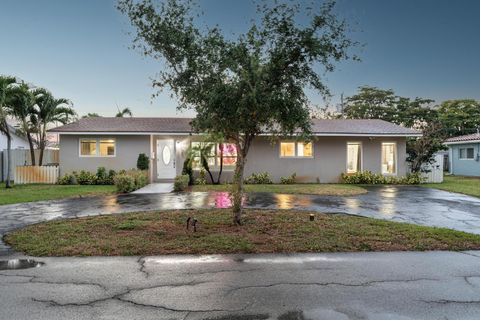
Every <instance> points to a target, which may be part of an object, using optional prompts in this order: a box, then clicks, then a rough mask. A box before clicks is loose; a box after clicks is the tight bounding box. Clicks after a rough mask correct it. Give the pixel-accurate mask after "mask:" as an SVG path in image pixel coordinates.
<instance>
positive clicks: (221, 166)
mask: <svg viewBox="0 0 480 320" xmlns="http://www.w3.org/2000/svg"><path fill="white" fill-rule="evenodd" d="M219 149H220V170H219V171H218V176H217V182H216V183H215V184H220V178H221V176H222V171H223V143H220V144H219Z"/></svg>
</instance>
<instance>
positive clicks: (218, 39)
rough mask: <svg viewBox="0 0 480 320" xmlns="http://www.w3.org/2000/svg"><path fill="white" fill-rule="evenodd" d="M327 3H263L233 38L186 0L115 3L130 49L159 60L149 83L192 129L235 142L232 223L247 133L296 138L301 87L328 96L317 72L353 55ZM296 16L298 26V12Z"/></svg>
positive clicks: (302, 110) (305, 111)
mask: <svg viewBox="0 0 480 320" xmlns="http://www.w3.org/2000/svg"><path fill="white" fill-rule="evenodd" d="M334 5H335V3H334V2H333V1H327V2H325V3H321V4H320V3H317V2H314V3H313V4H312V6H311V7H308V8H306V7H302V6H301V5H300V4H291V3H280V2H271V3H267V2H263V3H261V4H259V5H258V10H257V13H258V19H256V20H254V21H252V23H251V25H250V27H249V28H248V30H247V31H246V32H244V33H241V34H240V35H238V37H234V36H231V35H227V34H226V33H225V32H224V31H223V30H222V29H221V28H220V27H219V26H215V27H208V26H201V25H200V24H199V23H198V21H197V19H195V14H196V11H195V8H194V5H193V2H192V1H188V0H185V1H182V0H166V1H164V2H156V1H153V0H142V1H134V0H120V1H119V5H118V7H119V9H120V10H121V11H122V12H123V13H125V14H126V15H128V17H129V18H130V21H131V23H132V25H133V26H134V27H135V29H136V37H135V39H134V46H135V47H136V48H138V49H140V50H141V52H142V53H143V54H145V55H148V56H151V57H153V58H155V59H159V60H160V61H161V62H162V65H163V67H162V69H161V70H160V72H159V77H158V78H157V79H155V80H154V81H153V85H154V87H158V88H160V89H163V88H169V89H170V90H171V91H172V92H173V93H174V94H175V95H176V96H177V97H178V100H179V108H180V109H184V108H193V109H194V110H195V111H196V117H195V118H194V120H193V126H194V128H195V129H197V130H198V131H202V132H206V133H213V134H221V135H222V136H223V137H225V139H227V140H229V141H232V142H234V143H235V144H236V146H237V164H236V170H235V186H236V187H235V191H234V212H235V222H236V223H239V222H240V213H241V197H242V192H243V189H242V181H243V168H244V164H245V158H246V156H247V153H248V150H249V147H250V144H251V142H252V140H253V138H254V137H255V136H257V135H258V134H260V133H261V132H263V131H265V130H268V131H269V132H272V134H274V135H293V134H294V133H295V132H297V130H299V131H300V132H301V133H302V134H303V135H304V136H308V135H309V134H310V131H311V124H310V117H309V115H310V112H309V111H310V108H309V102H308V98H307V95H306V93H305V88H306V87H310V88H313V89H315V90H316V91H318V92H320V93H321V94H328V88H327V87H326V85H325V83H324V81H323V78H322V73H323V72H329V71H333V70H334V67H335V62H336V61H340V60H344V59H349V58H355V57H354V56H353V57H352V56H350V54H349V49H350V48H351V47H352V46H354V45H355V44H356V43H355V42H354V41H352V40H350V39H349V38H348V37H347V24H346V22H345V21H343V20H340V19H338V18H337V16H336V14H335V13H334V10H333V9H334ZM300 15H302V17H305V16H306V17H307V19H305V18H303V21H302V23H299V22H298V21H300V18H299V16H300Z"/></svg>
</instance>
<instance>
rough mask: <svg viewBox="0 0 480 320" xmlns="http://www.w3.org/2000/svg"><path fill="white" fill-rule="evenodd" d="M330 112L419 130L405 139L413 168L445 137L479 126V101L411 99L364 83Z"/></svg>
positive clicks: (429, 158) (427, 160)
mask: <svg viewBox="0 0 480 320" xmlns="http://www.w3.org/2000/svg"><path fill="white" fill-rule="evenodd" d="M330 116H332V115H330ZM333 116H334V117H343V118H346V119H382V120H385V121H389V122H392V123H395V124H398V125H402V126H405V127H409V128H414V129H417V130H420V131H422V133H423V136H422V137H421V138H418V139H409V140H408V141H407V153H408V161H409V162H410V163H411V166H412V170H413V171H415V172H416V171H419V170H421V167H422V165H423V164H425V163H431V162H432V161H433V155H434V154H435V153H436V152H437V151H439V150H443V149H444V148H445V147H444V145H443V141H444V140H445V139H446V138H448V137H452V136H458V135H464V134H471V133H475V132H476V131H477V130H478V129H479V128H480V101H478V100H474V99H459V100H447V101H444V102H442V103H440V104H435V101H434V100H431V99H425V98H415V99H410V98H406V97H401V96H398V95H396V94H395V92H394V91H393V90H391V89H387V90H385V89H380V88H376V87H369V86H364V87H360V88H359V89H358V92H357V93H356V94H354V95H352V96H350V97H347V98H346V103H345V106H344V107H343V112H342V113H341V114H339V115H338V114H337V115H333Z"/></svg>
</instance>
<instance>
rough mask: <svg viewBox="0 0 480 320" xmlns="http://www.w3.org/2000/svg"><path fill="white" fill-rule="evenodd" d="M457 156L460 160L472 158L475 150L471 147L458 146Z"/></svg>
mask: <svg viewBox="0 0 480 320" xmlns="http://www.w3.org/2000/svg"><path fill="white" fill-rule="evenodd" d="M458 157H459V158H460V159H462V160H473V158H475V150H474V149H473V148H460V149H458Z"/></svg>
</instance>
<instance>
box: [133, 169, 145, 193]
mask: <svg viewBox="0 0 480 320" xmlns="http://www.w3.org/2000/svg"><path fill="white" fill-rule="evenodd" d="M130 174H131V175H132V176H133V179H134V180H135V190H137V189H140V188H143V187H145V186H146V185H147V184H148V176H147V172H146V171H144V170H132V171H130Z"/></svg>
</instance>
